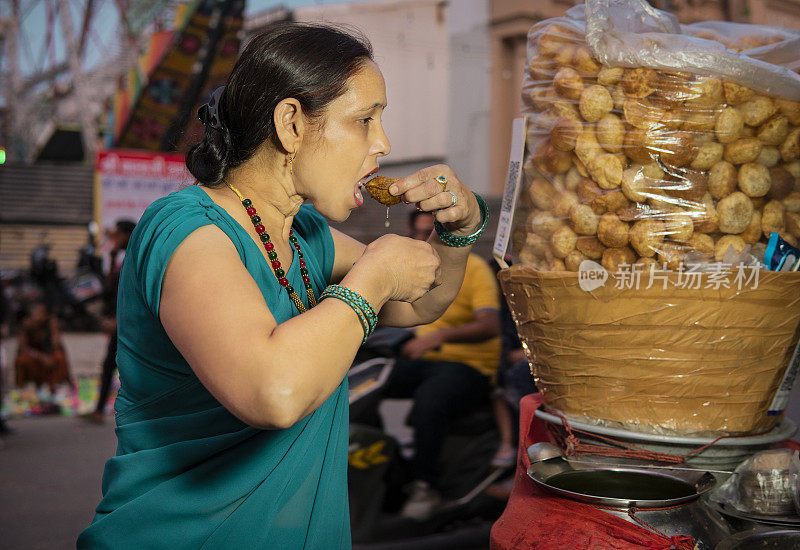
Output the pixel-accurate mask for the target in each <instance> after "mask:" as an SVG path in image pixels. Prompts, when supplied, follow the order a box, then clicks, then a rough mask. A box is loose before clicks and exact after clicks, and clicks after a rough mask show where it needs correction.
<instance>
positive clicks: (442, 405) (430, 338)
mask: <svg viewBox="0 0 800 550" xmlns="http://www.w3.org/2000/svg"><path fill="white" fill-rule="evenodd" d="M433 230H434V217H433V216H432V215H431V214H430V213H428V212H421V211H412V212H411V213H410V215H409V226H408V231H407V235H408V236H409V237H412V238H414V239H418V240H427V239H429V238H431V235H432V233H433ZM499 311H500V302H499V289H498V286H497V279H496V278H495V276H494V274H493V273H492V269H491V268H490V267H489V265H488V264H487V263H486V262H485V261H484V260H483V259H482V258H481V257H480V256H477V255H476V254H470V255H469V256H468V258H467V267H466V271H465V273H464V280H463V282H462V284H461V288H460V290H459V293H458V295H457V296H456V299H455V300H454V301H453V303H452V304H451V305H450V307H448V308H447V310H446V311H445V312H444V314H442V316H441V317H439V318H438V319H437V320H435V321H434V322H432V323H430V324H427V325H422V326H419V327H417V328H416V330H415V336H414V337H413V338H412V339H410V340H409V341H408V342H406V344H405V345H404V346H403V356H402V357H400V358H398V360H397V362H396V363H395V367H394V369H393V370H392V374H391V375H390V376H389V380H388V381H387V385H386V388H385V392H384V396H385V397H387V398H413V400H414V403H413V405H412V408H411V413H410V415H409V422H410V424H411V425H412V426H413V428H414V448H415V454H414V458H413V460H412V468H413V475H414V481H413V483H412V485H411V494H410V495H409V498H408V500H407V501H406V503H405V505H404V507H403V509H402V511H401V514H402V515H403V516H405V517H410V518H416V519H424V518H426V517H428V516H429V515H430V514H431V513H432V512H433V511H434V510H435V509H436V508H437V507H438V506H439V505H440V504H441V502H442V497H441V494H440V492H439V491H438V489H437V482H438V476H439V471H438V464H439V456H440V454H441V449H442V442H443V441H444V438H445V436H446V435H447V433H448V428H449V425H450V423H451V421H452V420H453V419H454V418H456V417H457V416H459V415H466V414H469V413H470V412H472V411H473V410H475V409H477V408H480V407H482V406H487V405H488V404H489V398H490V394H491V387H492V383H493V379H494V376H495V371H496V370H497V364H498V362H499V360H500V348H501V342H500V338H499V335H500V317H499Z"/></svg>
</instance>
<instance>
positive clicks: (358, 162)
mask: <svg viewBox="0 0 800 550" xmlns="http://www.w3.org/2000/svg"><path fill="white" fill-rule="evenodd" d="M385 107H386V84H385V83H384V81H383V75H381V72H380V70H378V67H377V66H376V65H375V64H374V63H372V62H371V61H367V62H365V64H364V67H363V68H362V69H361V70H360V71H359V72H358V73H356V74H355V75H354V76H353V77H352V78H351V79H350V80H349V82H348V86H347V90H346V91H345V93H344V94H342V95H341V96H339V97H338V98H336V99H335V100H333V101H332V102H331V103H330V104H329V105H328V107H327V109H326V110H325V112H324V113H323V123H322V128H321V129H318V130H317V129H315V128H316V127H315V126H314V125H313V124H312V125H311V131H310V132H308V133H307V134H306V135H305V136H304V137H303V144H302V147H301V148H300V149H299V151H298V154H297V158H296V159H295V163H294V173H295V182H296V183H297V190H298V192H299V193H300V194H301V195H303V196H304V197H306V198H308V199H309V200H310V201H311V202H312V203H313V204H314V206H315V207H316V209H317V210H318V211H319V212H320V213H321V214H322V215H323V216H325V217H326V218H328V219H330V220H332V221H344V220H346V219H347V217H348V216H349V215H350V211H351V210H352V209H353V208H358V207H360V206H361V205H362V204H364V198H363V197H364V193H363V191H362V189H361V185H362V183H363V180H364V179H365V178H366V176H368V175H370V174H372V173H374V172H376V171H377V169H378V157H382V156H385V155H388V154H389V151H390V150H391V146H390V145H389V139H388V138H387V137H386V134H385V133H384V131H383V125H382V123H381V115H382V114H383V110H384V108H385Z"/></svg>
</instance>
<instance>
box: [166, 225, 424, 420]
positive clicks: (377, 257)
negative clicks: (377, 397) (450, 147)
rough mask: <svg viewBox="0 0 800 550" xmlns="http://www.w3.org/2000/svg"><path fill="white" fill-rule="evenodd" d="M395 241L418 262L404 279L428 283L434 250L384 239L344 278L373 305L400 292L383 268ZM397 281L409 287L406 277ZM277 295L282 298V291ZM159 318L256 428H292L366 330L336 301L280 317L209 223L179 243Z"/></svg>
mask: <svg viewBox="0 0 800 550" xmlns="http://www.w3.org/2000/svg"><path fill="white" fill-rule="evenodd" d="M398 239H399V237H398ZM418 244H419V245H424V243H418ZM395 248H399V249H400V250H399V251H398V252H399V253H400V254H401V255H404V256H407V257H410V259H409V260H407V261H408V262H410V264H411V265H412V266H414V267H415V269H414V270H412V268H411V267H409V271H410V273H409V274H407V275H405V276H404V279H411V278H414V277H417V276H418V279H419V280H418V281H416V282H415V283H414V284H416V285H417V286H418V287H419V288H427V286H430V284H431V282H432V280H433V273H434V271H435V269H436V263H435V257H434V255H433V254H432V253H430V252H428V254H427V255H426V254H425V249H424V248H420V247H419V246H417V245H413V246H408V245H406V246H405V247H403V246H399V247H398V246H396V245H395V246H392V243H391V242H388V243H386V242H384V243H382V244H380V245H376V246H375V247H373V248H372V249H371V251H370V252H369V253H368V254H367V255H368V257H367V258H366V259H365V260H364V259H362V261H360V262H358V263H357V265H356V266H353V268H352V269H351V270H350V272H349V273H348V274H347V276H346V277H344V280H343V281H342V283H344V284H345V285H347V286H348V287H349V288H352V289H353V290H355V291H356V292H358V293H359V294H361V295H362V296H363V297H364V298H365V299H366V300H368V301H369V302H370V303H371V304H373V306H375V307H377V308H380V307H381V306H382V305H383V304H384V303H385V302H386V301H387V299H388V298H389V297H391V296H392V294H393V293H396V292H397V288H398V287H397V285H396V284H394V282H393V281H390V280H389V279H392V278H393V276H388V277H387V276H385V275H382V272H381V267H380V266H382V265H386V264H390V263H393V262H394V263H397V262H396V260H393V259H392V257H391V251H392V250H393V249H395ZM403 251H405V254H403ZM416 272H418V275H416V274H414V273H416ZM425 273H427V274H428V275H427V276H426V275H425ZM412 282H413V281H412ZM403 284H404V285H405V286H403V287H402V289H401V292H406V288H407V287H408V285H409V281H408V280H405V281H404V283H403ZM416 292H418V293H419V294H421V293H422V292H423V291H422V290H419V291H416ZM277 299H285V300H289V297H288V296H285V294H284V293H283V292H281V294H280V295H279V297H278V298H277ZM159 317H160V319H161V322H162V324H163V325H164V328H165V330H166V332H167V334H168V335H169V337H170V339H171V340H172V342H173V343H174V344H175V346H176V347H177V349H178V351H180V352H181V354H182V355H183V356H184V357H185V358H186V360H187V362H188V363H189V365H190V366H191V367H192V369H193V370H194V372H195V373H196V374H197V376H198V377H199V378H200V380H201V381H202V382H203V384H204V385H205V386H206V387H207V388H208V390H209V391H210V392H211V393H212V394H213V395H214V396H215V397H216V398H217V399H218V400H219V401H220V402H221V403H222V404H223V405H224V406H225V407H226V408H227V409H228V410H230V411H231V412H232V413H233V414H234V415H236V416H237V417H239V418H240V419H241V420H243V421H244V422H246V423H248V424H251V425H254V426H258V427H262V428H285V427H288V426H291V425H292V424H294V423H295V422H297V421H298V420H300V419H302V418H303V417H305V416H306V415H308V414H309V413H311V412H312V411H314V410H315V409H316V408H317V407H319V406H320V405H321V404H322V403H323V402H324V401H325V399H327V398H328V397H329V396H330V395H331V393H333V391H334V390H335V389H336V387H337V386H338V385H339V384H340V383H341V381H342V379H343V378H344V376H345V374H346V373H347V370H348V368H349V367H350V364H351V362H352V360H353V358H354V357H355V353H356V351H357V350H358V347H359V345H360V344H361V339H362V338H363V335H364V334H363V329H362V328H361V324H360V322H359V320H358V317H357V316H356V314H355V312H354V311H353V310H352V309H351V308H350V306H348V305H346V304H345V303H343V302H341V301H339V300H335V299H329V300H323V301H322V302H321V303H319V304H318V305H317V306H316V307H315V308H313V309H311V310H309V311H308V312H306V313H304V314H302V315H298V316H295V317H293V318H292V319H289V320H288V321H286V322H284V323H281V324H277V323H276V321H275V318H274V317H273V316H272V314H271V313H270V311H269V309H268V307H267V304H266V302H265V301H264V298H263V296H262V294H261V291H260V290H259V288H258V285H257V284H256V282H255V281H254V280H253V278H252V277H251V275H250V273H249V272H248V271H247V270H246V269H245V267H244V266H243V265H242V262H241V260H240V258H239V254H238V252H237V251H236V248H235V247H234V246H233V244H232V243H231V241H230V240H229V239H228V237H227V236H226V235H225V234H224V233H223V232H222V231H221V230H220V229H219V228H217V227H216V226H205V227H202V228H200V229H197V230H195V231H194V232H193V233H192V234H191V235H189V236H188V237H187V238H186V239H185V240H184V241H183V242H182V243H181V244H180V245H179V246H178V248H177V250H176V251H175V253H174V254H173V256H172V258H171V259H170V261H169V263H168V265H167V269H166V272H165V275H164V280H163V284H162V291H161V298H160V308H159Z"/></svg>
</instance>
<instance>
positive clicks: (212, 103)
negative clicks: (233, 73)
mask: <svg viewBox="0 0 800 550" xmlns="http://www.w3.org/2000/svg"><path fill="white" fill-rule="evenodd" d="M224 91H225V86H220V87H219V88H217V89H216V90H214V91H213V92H211V97H210V98H209V100H208V102H207V103H204V104H203V105H202V106H201V107H200V109H199V110H198V111H197V118H199V119H200V122H202V123H203V125H204V126H208V127H211V128H214V129H215V130H220V131H221V130H222V116H220V113H219V99H220V97H221V96H222V92H224Z"/></svg>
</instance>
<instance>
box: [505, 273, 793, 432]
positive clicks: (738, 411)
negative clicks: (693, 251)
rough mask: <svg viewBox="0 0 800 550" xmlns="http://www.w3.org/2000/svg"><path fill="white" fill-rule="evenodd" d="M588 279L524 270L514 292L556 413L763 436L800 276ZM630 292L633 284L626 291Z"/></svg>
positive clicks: (789, 341) (643, 426)
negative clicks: (586, 286) (741, 280)
mask: <svg viewBox="0 0 800 550" xmlns="http://www.w3.org/2000/svg"><path fill="white" fill-rule="evenodd" d="M578 277H579V275H578V273H564V272H541V271H537V270H535V269H533V268H531V267H527V266H514V267H511V268H509V269H505V270H503V271H501V272H500V275H499V278H500V282H501V285H502V287H503V290H504V292H505V294H506V297H507V299H508V302H509V305H510V307H511V310H512V312H513V314H514V317H515V321H516V323H517V329H518V331H519V335H520V338H521V339H522V341H523V345H524V347H525V348H526V352H527V353H528V359H529V361H530V362H531V364H532V367H533V373H534V376H535V379H536V384H537V386H538V388H539V389H540V391H541V392H542V393H543V394H544V398H545V402H546V403H547V405H548V406H550V407H552V408H554V409H557V410H560V411H562V412H564V413H565V414H567V415H568V417H569V416H571V417H573V418H576V419H580V420H588V421H590V422H597V423H602V424H605V425H611V426H620V427H625V428H627V429H633V430H639V431H649V432H655V433H683V434H686V433H708V432H715V433H725V434H729V433H757V432H761V431H765V430H768V429H770V428H772V427H773V426H774V425H775V424H776V423H777V422H778V420H779V419H780V417H778V416H768V415H767V411H768V408H769V406H770V403H771V400H772V398H773V396H774V395H775V393H776V391H777V389H778V386H779V385H780V383H781V380H782V378H783V375H784V373H785V371H786V367H787V365H788V363H789V361H790V359H791V356H792V353H793V352H794V348H795V346H796V344H797V341H798V336H800V329H799V326H800V273H775V272H765V271H762V272H760V275H759V280H758V284H757V286H756V287H755V288H754V285H753V284H752V282H751V284H750V285H749V286H745V287H743V288H742V289H741V290H740V289H739V288H738V287H737V285H730V288H725V287H724V286H723V287H720V288H718V289H716V288H713V286H715V285H712V288H705V286H707V285H708V284H709V283H710V282H711V281H710V280H708V279H707V278H706V277H707V276H704V278H703V280H702V284H701V288H699V289H689V288H681V287H679V286H678V285H679V284H681V281H680V280H679V277H680V275H679V274H678V273H670V274H669V275H668V276H667V278H668V281H667V285H668V287H667V288H666V289H664V288H662V284H661V283H660V282H659V284H655V285H653V286H651V288H649V289H648V288H645V286H646V285H641V286H640V287H639V288H638V289H636V288H616V286H617V285H616V284H615V280H614V277H613V276H611V277H610V278H609V279H608V280H607V281H606V283H605V285H604V286H600V287H599V288H596V289H594V290H591V291H585V290H582V289H581V286H580V285H579V279H578ZM620 286H623V287H624V286H625V285H620Z"/></svg>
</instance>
